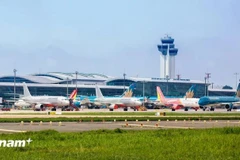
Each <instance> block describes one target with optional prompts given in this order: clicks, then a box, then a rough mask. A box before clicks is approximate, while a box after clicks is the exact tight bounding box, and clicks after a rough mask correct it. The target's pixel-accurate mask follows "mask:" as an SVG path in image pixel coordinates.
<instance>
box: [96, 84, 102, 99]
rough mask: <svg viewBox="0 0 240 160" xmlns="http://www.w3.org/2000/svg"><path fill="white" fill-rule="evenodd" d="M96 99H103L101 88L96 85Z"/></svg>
mask: <svg viewBox="0 0 240 160" xmlns="http://www.w3.org/2000/svg"><path fill="white" fill-rule="evenodd" d="M95 89H96V97H97V98H103V95H102V92H101V90H100V88H99V87H98V86H97V85H96V88H95Z"/></svg>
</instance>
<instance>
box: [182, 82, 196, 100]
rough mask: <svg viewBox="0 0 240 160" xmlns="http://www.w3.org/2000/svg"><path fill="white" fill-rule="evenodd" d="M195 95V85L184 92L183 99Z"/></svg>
mask: <svg viewBox="0 0 240 160" xmlns="http://www.w3.org/2000/svg"><path fill="white" fill-rule="evenodd" d="M195 93H196V85H192V86H191V87H190V88H189V90H188V91H187V92H186V95H185V97H184V98H193V97H194V94H195Z"/></svg>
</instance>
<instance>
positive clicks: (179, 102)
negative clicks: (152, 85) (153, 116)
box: [157, 86, 199, 111]
mask: <svg viewBox="0 0 240 160" xmlns="http://www.w3.org/2000/svg"><path fill="white" fill-rule="evenodd" d="M157 97H158V99H159V102H160V103H163V104H164V106H167V107H170V108H171V109H172V111H175V110H176V109H181V108H184V110H185V111H188V108H193V109H195V110H196V111H197V110H198V109H199V105H198V100H199V98H187V96H185V98H177V99H166V98H165V96H164V95H163V93H162V91H161V89H160V87H159V86H157Z"/></svg>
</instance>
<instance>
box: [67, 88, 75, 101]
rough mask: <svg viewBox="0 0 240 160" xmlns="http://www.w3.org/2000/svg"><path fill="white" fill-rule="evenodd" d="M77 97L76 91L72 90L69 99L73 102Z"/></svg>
mask: <svg viewBox="0 0 240 160" xmlns="http://www.w3.org/2000/svg"><path fill="white" fill-rule="evenodd" d="M76 96H77V89H74V90H73V92H72V93H71V95H70V96H69V99H72V100H75V99H76Z"/></svg>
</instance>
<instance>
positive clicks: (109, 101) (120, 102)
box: [94, 85, 142, 111]
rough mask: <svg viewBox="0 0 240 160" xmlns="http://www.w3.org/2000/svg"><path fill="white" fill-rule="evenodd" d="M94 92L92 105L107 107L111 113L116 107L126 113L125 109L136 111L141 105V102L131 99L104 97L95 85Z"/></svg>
mask: <svg viewBox="0 0 240 160" xmlns="http://www.w3.org/2000/svg"><path fill="white" fill-rule="evenodd" d="M95 91H96V99H95V100H94V104H96V105H107V106H109V110H110V111H113V109H115V108H117V107H118V106H121V107H124V108H125V109H124V110H125V111H126V110H127V107H132V108H134V109H136V108H137V107H138V106H141V105H142V102H141V101H140V100H139V99H137V98H133V97H104V96H103V95H102V92H101V90H100V88H99V87H98V86H97V85H96V90H95ZM116 106H117V107H116Z"/></svg>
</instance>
